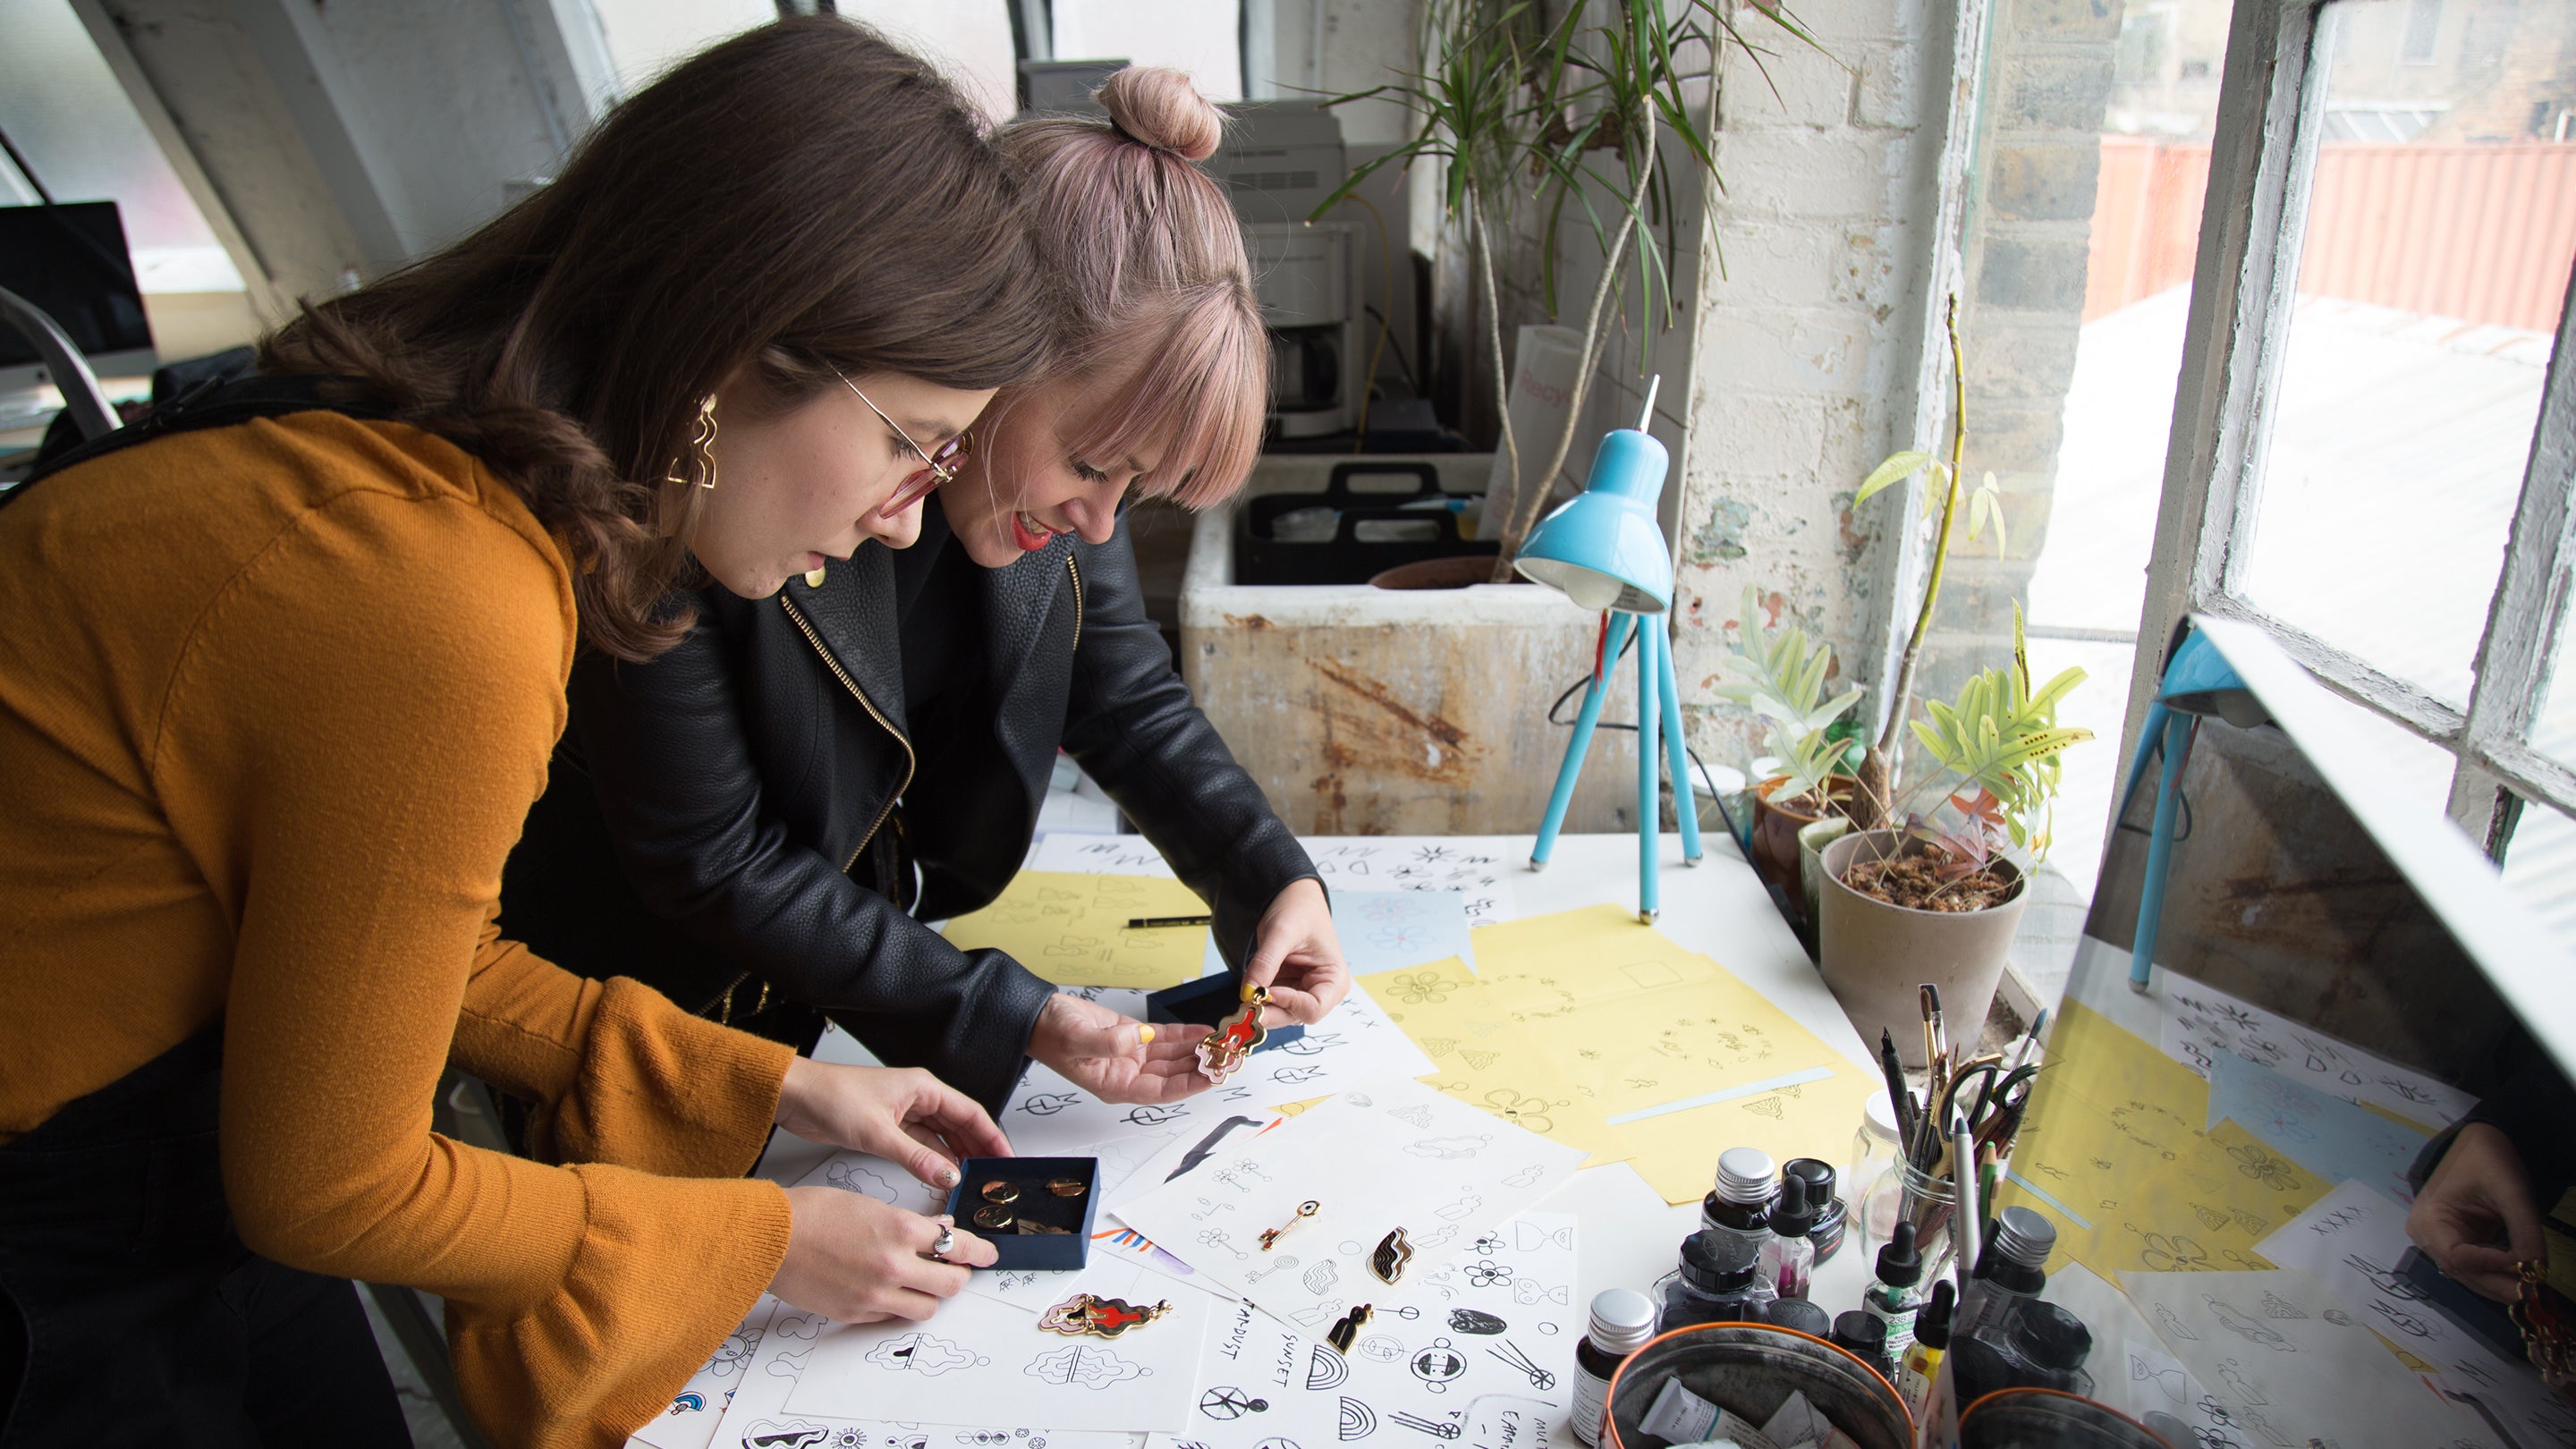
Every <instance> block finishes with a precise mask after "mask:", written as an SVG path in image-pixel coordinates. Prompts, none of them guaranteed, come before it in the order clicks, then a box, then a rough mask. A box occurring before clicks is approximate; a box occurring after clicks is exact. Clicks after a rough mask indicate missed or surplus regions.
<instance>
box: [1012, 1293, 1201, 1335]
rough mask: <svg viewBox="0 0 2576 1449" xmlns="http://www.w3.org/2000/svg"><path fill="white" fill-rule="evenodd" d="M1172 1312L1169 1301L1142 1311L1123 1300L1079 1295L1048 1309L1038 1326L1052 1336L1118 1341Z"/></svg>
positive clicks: (1084, 1294) (1085, 1294) (1166, 1300)
mask: <svg viewBox="0 0 2576 1449" xmlns="http://www.w3.org/2000/svg"><path fill="white" fill-rule="evenodd" d="M1171 1311H1172V1304H1171V1300H1170V1299H1168V1298H1167V1299H1165V1300H1163V1301H1162V1302H1160V1303H1157V1304H1155V1305H1154V1306H1153V1307H1151V1308H1139V1307H1137V1306H1136V1305H1135V1304H1133V1303H1130V1302H1128V1301H1127V1300H1126V1299H1124V1298H1100V1297H1095V1296H1094V1295H1092V1294H1089V1293H1076V1294H1075V1295H1073V1296H1072V1297H1070V1298H1068V1299H1066V1300H1064V1301H1063V1302H1062V1303H1059V1304H1057V1305H1056V1306H1054V1307H1053V1308H1050V1309H1048V1310H1047V1311H1046V1316H1045V1317H1043V1318H1040V1319H1039V1320H1038V1327H1040V1328H1042V1329H1045V1330H1046V1331H1047V1332H1049V1333H1061V1334H1066V1335H1068V1336H1075V1335H1081V1334H1089V1335H1091V1336H1092V1337H1094V1338H1116V1337H1117V1336H1118V1335H1120V1334H1122V1333H1125V1332H1126V1331H1127V1330H1129V1329H1131V1328H1138V1327H1142V1326H1143V1325H1145V1324H1148V1323H1151V1322H1153V1321H1154V1320H1155V1319H1157V1318H1160V1317H1162V1316H1163V1315H1164V1314H1166V1313H1169V1312H1171Z"/></svg>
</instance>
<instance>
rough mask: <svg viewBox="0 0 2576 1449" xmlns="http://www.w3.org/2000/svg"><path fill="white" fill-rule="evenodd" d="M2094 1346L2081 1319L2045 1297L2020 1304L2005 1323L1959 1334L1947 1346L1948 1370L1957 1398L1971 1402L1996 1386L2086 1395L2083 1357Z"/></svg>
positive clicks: (2089, 1386) (2089, 1388)
mask: <svg viewBox="0 0 2576 1449" xmlns="http://www.w3.org/2000/svg"><path fill="white" fill-rule="evenodd" d="M2092 1352H2093V1333H2092V1330H2090V1329H2088V1328H2086V1327H2085V1326H2084V1320H2082V1319H2080V1318H2077V1317H2076V1316H2075V1315H2074V1314H2072V1313H2069V1312H2067V1311H2066V1310H2065V1309H2063V1308H2061V1307H2059V1306H2057V1305H2056V1304H2054V1303H2051V1302H2048V1301H2047V1300H2046V1299H2041V1298H2034V1299H2031V1300H2030V1301H2029V1302H2027V1303H2023V1304H2021V1305H2019V1307H2018V1309H2017V1310H2016V1311H2015V1312H2014V1314H2013V1316H2012V1321H2011V1326H2010V1328H2009V1329H2007V1330H2005V1331H2003V1332H1998V1333H1979V1334H1977V1335H1976V1336H1974V1337H1969V1338H1962V1339H1960V1340H1959V1341H1958V1343H1957V1346H1956V1347H1954V1348H1952V1349H1951V1351H1950V1373H1951V1375H1952V1377H1953V1378H1955V1379H1956V1380H1957V1382H1958V1385H1959V1402H1961V1403H1963V1404H1973V1403H1975V1402H1976V1401H1977V1400H1979V1399H1981V1398H1984V1397H1985V1396H1986V1395H1988V1394H1991V1393H1993V1392H1995V1391H1996V1390H1998V1389H2057V1390H2059V1391H2061V1392H2064V1393H2070V1394H2077V1395H2087V1394H2090V1393H2092V1392H2093V1376H2092V1375H2091V1374H2089V1373H2086V1372H2085V1371H2084V1360H2085V1359H2086V1358H2087V1357H2088V1356H2090V1355H2091V1354H2092Z"/></svg>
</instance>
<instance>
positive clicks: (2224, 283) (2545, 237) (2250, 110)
mask: <svg viewBox="0 0 2576 1449" xmlns="http://www.w3.org/2000/svg"><path fill="white" fill-rule="evenodd" d="M2466 9H2467V13H2466V14H2464V15H2463V16H2461V17H2460V18H2459V21H2458V23H2459V24H2460V25H2461V26H2462V27H2463V30H2464V33H2466V32H2467V31H2468V30H2471V29H2474V31H2475V33H2476V34H2477V35H2478V36H2479V37H2480V40H2479V54H2478V55H2472V54H2470V53H2469V52H2470V50H2471V49H2472V48H2471V47H2468V46H2466V45H2465V43H2464V45H2463V47H2462V52H2461V55H2460V58H2459V63H2458V65H2457V66H2455V67H2453V68H2452V69H2450V70H2449V71H2445V70H2444V69H2443V68H2441V67H2439V66H2435V67H2433V68H2431V71H2430V73H2429V74H2428V73H2426V72H2425V71H2423V70H2420V69H2409V67H2412V66H2413V65H2414V63H2415V59H2416V57H2417V56H2418V54H2419V53H2420V52H2421V51H2423V50H2424V49H2427V48H2429V46H2430V45H2431V41H2430V39H2428V38H2427V37H2428V36H2429V35H2431V34H2432V33H2433V32H2435V31H2436V30H2437V29H2438V23H2439V21H2440V19H2441V16H2440V11H2439V7H2438V6H2437V5H2436V4H2434V3H2431V0H2410V3H2409V4H2408V5H2406V6H2403V7H2397V6H2385V5H2367V4H2358V3H2350V0H2337V3H2333V4H2329V5H2325V6H2312V5H2305V4H2297V3H2282V0H2243V3H2241V4H2240V6H2239V9H2238V13H2237V15H2236V17H2235V20H2234V23H2233V26H2232V31H2233V33H2232V36H2231V39H2230V44H2229V49H2228V59H2227V71H2226V74H2225V77H2224V82H2223V92H2222V96H2221V102H2220V107H2219V115H2218V122H2217V145H2216V148H2215V151H2214V162H2213V165H2214V175H2213V179H2212V182H2211V185H2210V194H2211V195H2212V196H2213V197H2214V198H2216V201H2215V202H2213V210H2212V214H2211V215H2210V216H2209V217H2208V218H2207V219H2206V223H2205V226H2204V229H2203V235H2202V238H2201V256H2202V258H2203V275H2202V276H2201V277H2200V278H2199V280H2198V290H2197V291H2196V292H2195V294H2194V296H2193V298H2192V302H2191V324H2190V325H2191V328H2192V332H2193V336H2194V337H2195V339H2196V340H2195V342H2194V344H2193V345H2192V346H2191V347H2190V348H2189V349H2188V350H2187V351H2186V353H2185V355H2184V357H2183V364H2182V378H2181V387H2180V390H2179V393H2178V398H2177V404H2176V417H2175V422H2174V429H2173V437H2174V438H2175V439H2176V440H2177V441H2176V446H2177V449H2178V450H2179V453H2180V455H2179V456H2177V457H2175V458H2173V459H2171V460H2169V467H2168V470H2167V474H2166V486H2165V497H2164V500H2163V513H2162V520H2163V528H2164V537H2163V539H2162V543H2163V545H2164V547H2163V548H2162V549H2161V550H2160V553H2159V557H2158V560H2157V566H2156V572H2155V577H2154V578H2153V580H2152V581H2151V583H2150V586H2149V591H2148V601H2147V604H2148V606H2147V610H2146V613H2145V615H2144V623H2143V626H2142V627H2143V630H2144V631H2145V634H2146V636H2147V637H2150V638H2152V639H2155V640H2157V641H2158V642H2161V640H2162V638H2163V637H2165V635H2166V634H2167V633H2168V632H2169V631H2170V629H2171V627H2172V625H2173V624H2174V622H2175V621H2176V620H2178V619H2179V618H2180V617H2181V616H2182V615H2183V614H2185V613H2188V612H2193V611H2200V612H2208V613H2214V614H2222V615H2228V616H2232V617H2236V618H2241V619H2247V620H2250V621H2253V622H2255V623H2257V624H2260V625H2262V626H2263V627H2265V628H2266V629H2267V630H2268V631H2270V632H2271V633H2272V634H2273V635H2274V636H2275V637H2276V638H2278V639H2279V640H2280V641H2281V642H2282V643H2283V644H2284V646H2285V647H2287V648H2288V649H2289V651H2290V652H2291V653H2292V654H2293V655H2294V656H2296V657H2297V658H2299V659H2300V660H2301V661H2302V662H2303V663H2305V664H2306V665H2307V666H2308V667H2309V669H2310V670H2312V671H2313V672H2314V673H2315V674H2316V675H2317V676H2318V677H2319V678H2320V679H2321V680H2323V681H2324V682H2325V683H2326V684H2327V685H2328V686H2329V687H2331V688H2332V689H2334V690H2335V691H2336V692H2337V693H2339V694H2341V695H2342V696H2343V697H2344V698H2346V699H2347V700H2349V701H2351V702H2352V703H2353V704H2354V705H2355V706H2356V707H2357V708H2358V709H2360V710H2363V711H2366V712H2368V714H2369V715H2370V716H2372V717H2373V718H2374V719H2376V720H2377V721H2379V722H2380V723H2382V724H2383V725H2385V726H2386V727H2388V729H2389V730H2393V731H2394V732H2396V738H2398V739H2401V740H2403V741H2406V742H2409V744H2408V748H2409V749H2410V750H2412V751H2413V752H2414V757H2415V758H2417V759H2423V758H2427V756H2426V755H2425V754H2424V751H2425V750H2427V749H2431V750H2438V751H2439V752H2440V755H2439V759H2440V760H2441V762H2442V763H2443V764H2445V765H2446V766H2447V779H2446V780H2441V781H2438V782H2436V781H2435V780H2432V779H2428V778H2425V772H2424V771H2422V770H2421V769H2420V768H2412V769H2410V768H2393V769H2392V772H2391V778H2392V779H2393V780H2394V781H2396V783H2397V788H2399V789H2400V790H2401V791H2402V790H2405V789H2407V788H2408V785H2407V783H2406V782H2407V781H2408V780H2409V779H2413V780H2414V781H2416V783H2415V784H2414V786H2413V787H2412V788H2413V789H2414V791H2415V792H2416V793H2418V794H2419V795H2421V796H2425V797H2431V796H2433V795H2435V794H2438V795H2439V797H2440V799H2439V803H2440V804H2441V805H2443V806H2444V807H2445V808H2446V809H2447V810H2448V812H2449V814H2450V815H2451V817H2452V818H2453V819H2454V820H2455V821H2457V822H2458V823H2459V825H2460V826H2461V827H2462V828H2463V829H2465V830H2466V831H2467V832H2468V833H2469V834H2470V835H2471V836H2472V837H2473V838H2474V839H2476V840H2478V841H2479V842H2480V843H2482V844H2483V845H2485V846H2486V848H2487V849H2488V851H2489V853H2490V854H2492V855H2494V856H2496V857H2497V858H2498V859H2500V860H2503V861H2505V862H2507V869H2506V872H2505V875H2506V879H2507V881H2508V882H2509V883H2510V884H2513V885H2514V886H2516V887H2517V888H2518V889H2521V890H2522V891H2523V892H2524V893H2525V894H2526V895H2527V896H2528V897H2530V898H2532V899H2533V900H2534V901H2535V902H2536V903H2538V904H2539V905H2540V906H2541V907H2542V909H2543V912H2544V914H2546V915H2548V916H2549V917H2550V918H2551V919H2552V920H2553V921H2556V922H2558V923H2560V924H2561V925H2562V926H2576V873H2571V872H2570V871H2568V870H2566V869H2563V868H2562V867H2563V866H2564V865H2565V864H2566V863H2569V862H2571V861H2576V822H2571V820H2570V819H2569V818H2568V817H2569V815H2570V814H2571V813H2576V685H2564V687H2562V685H2563V684H2564V682H2563V680H2560V679H2556V678H2553V676H2554V675H2555V674H2556V672H2557V671H2555V670H2554V669H2553V667H2552V666H2553V665H2554V664H2555V663H2556V662H2557V661H2558V660H2559V659H2560V658H2561V657H2562V656H2563V654H2564V653H2565V651H2566V650H2567V648H2568V647H2569V645H2568V643H2567V638H2566V636H2567V633H2568V631H2567V629H2566V627H2565V625H2566V613H2567V596H2568V593H2569V584H2570V571H2571V567H2576V553H2572V552H2571V550H2569V549H2568V548H2567V547H2566V546H2565V545H2564V543H2563V539H2564V537H2565V535H2566V534H2567V532H2568V527H2567V525H2568V521H2569V518H2570V500H2571V490H2576V358H2571V357H2570V356H2569V348H2568V346H2567V343H2568V340H2569V333H2570V322H2569V318H2568V316H2567V298H2568V296H2569V288H2570V273H2571V269H2572V268H2576V145H2571V144H2569V143H2568V142H2566V141H2565V140H2563V139H2561V138H2560V137H2559V136H2558V135H2557V134H2556V132H2555V130H2554V129H2553V124H2552V123H2553V121H2554V118H2555V115H2556V112H2557V110H2558V109H2559V107H2560V106H2561V105H2563V102H2561V101H2559V100H2558V99H2557V98H2556V97H2555V96H2554V95H2553V94H2550V93H2549V91H2550V84H2549V81H2548V79H2547V78H2545V77H2536V76H2535V77H2532V78H2528V79H2519V78H2517V77H2516V76H2514V75H2513V74H2511V73H2500V72H2498V71H2496V70H2494V69H2492V68H2490V67H2487V66H2486V65H2484V63H2483V61H2482V60H2481V59H2480V56H2481V55H2483V53H2484V52H2485V51H2486V50H2493V49H2495V48H2497V47H2498V46H2505V47H2509V48H2511V49H2513V50H2516V51H2519V50H2520V49H2521V48H2522V47H2525V46H2532V47H2544V48H2546V49H2548V50H2549V51H2551V52H2553V53H2554V52H2556V51H2557V50H2558V49H2559V48H2561V47H2563V46H2566V45H2568V44H2570V43H2576V8H2571V7H2567V6H2530V7H2524V6H2518V5H2514V4H2511V3H2508V0H2489V3H2483V4H2469V5H2467V7H2466ZM2428 17H2430V18H2428ZM2491 39H2492V40H2493V41H2494V44H2492V45H2491V44H2489V41H2490V40H2491ZM2408 108H2412V112H2413V113H2414V114H2417V115H2419V116H2421V117H2422V118H2423V123H2422V124H2421V126H2420V127H2417V128H2415V129H2414V130H2413V131H2412V133H2411V134H2408V135H2406V136H2405V137H2404V138H2403V139H2394V138H2391V137H2389V136H2385V135H2382V136H2377V137H2369V138H2365V135H2364V133H2361V132H2359V131H2358V130H2357V128H2354V127H2351V126H2347V125H2341V124H2338V122H2339V121H2342V120H2344V119H2346V118H2350V117H2352V116H2355V115H2360V114H2366V113H2369V112H2372V111H2373V110H2376V111H2377V112H2380V113H2393V112H2397V111H2401V110H2406V109H2408ZM2155 667H2156V660H2155V657H2154V655H2153V654H2152V653H2150V654H2147V655H2144V656H2142V657H2141V659H2140V661H2139V669H2138V673H2137V676H2136V678H2135V679H2133V681H2132V685H2131V690H2130V707H2129V718H2130V720H2132V721H2135V720H2136V719H2137V718H2138V717H2139V715H2140V714H2141V712H2142V710H2143V707H2144V702H2145V699H2146V698H2147V696H2148V694H2149V693H2150V692H2151V691H2152V688H2153V685H2154V677H2153V676H2154V671H2155ZM2570 672H2576V671H2570ZM2133 727H2134V726H2133ZM2437 783H2438V789H2437ZM2517 842H2519V843H2520V845H2519V846H2518V845H2517ZM2525 848H2527V850H2528V858H2527V859H2519V858H2518V857H2519V856H2522V854H2523V850H2524V849H2525Z"/></svg>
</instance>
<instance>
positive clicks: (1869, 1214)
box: [1860, 1159, 1959, 1282]
mask: <svg viewBox="0 0 2576 1449" xmlns="http://www.w3.org/2000/svg"><path fill="white" fill-rule="evenodd" d="M1958 1205H1959V1190H1958V1186H1957V1184H1955V1183H1953V1182H1952V1181H1951V1180H1950V1174H1949V1173H1948V1171H1947V1170H1943V1171H1940V1172H1931V1171H1927V1170H1925V1169H1923V1168H1919V1167H1916V1166H1915V1165H1914V1164H1913V1163H1911V1162H1906V1161H1903V1160H1901V1159H1900V1160H1899V1161H1898V1162H1897V1163H1896V1164H1895V1165H1893V1166H1891V1167H1889V1168H1888V1169H1887V1171H1885V1172H1883V1173H1881V1174H1879V1176H1878V1179H1877V1181H1875V1182H1872V1183H1871V1184H1870V1186H1869V1195H1868V1196H1867V1197H1865V1198H1863V1199H1862V1200H1861V1209H1860V1212H1861V1246H1862V1249H1863V1252H1862V1256H1861V1261H1863V1262H1875V1261H1877V1259H1878V1250H1879V1249H1881V1248H1883V1247H1886V1246H1887V1244H1888V1240H1889V1239H1891V1238H1893V1237H1894V1236H1895V1235H1896V1225H1897V1224H1898V1223H1912V1224H1913V1225H1914V1251H1915V1252H1916V1254H1918V1255H1919V1256H1920V1257H1921V1258H1922V1260H1923V1265H1924V1269H1925V1273H1924V1281H1925V1282H1930V1281H1932V1280H1933V1279H1935V1278H1938V1277H1941V1276H1942V1275H1944V1274H1946V1273H1948V1272H1949V1271H1950V1259H1951V1249H1950V1214H1951V1210H1952V1209H1954V1208H1956V1207H1957V1206H1958Z"/></svg>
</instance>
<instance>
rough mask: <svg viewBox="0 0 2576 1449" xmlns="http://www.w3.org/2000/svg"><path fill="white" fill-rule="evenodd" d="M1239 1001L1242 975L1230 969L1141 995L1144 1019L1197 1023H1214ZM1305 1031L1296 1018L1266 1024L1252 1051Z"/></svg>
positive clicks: (1263, 1049)
mask: <svg viewBox="0 0 2576 1449" xmlns="http://www.w3.org/2000/svg"><path fill="white" fill-rule="evenodd" d="M1242 1005H1243V978H1242V977H1241V976H1239V975H1237V974H1235V973H1234V972H1232V971H1228V972H1225V973H1223V974H1221V975H1216V976H1202V977H1200V978H1199V979H1198V980H1196V981H1184V982H1182V983H1181V984H1180V985H1178V986H1166V987H1164V988H1163V989H1162V990H1160V991H1157V992H1155V993H1153V994H1152V995H1150V996H1148V997H1146V998H1145V1019H1146V1020H1147V1021H1167V1022H1185V1023H1191V1024H1195V1025H1198V1026H1215V1025H1217V1024H1219V1023H1221V1022H1223V1021H1224V1020H1225V1019H1226V1018H1227V1017H1229V1016H1232V1015H1234V1013H1235V1012H1236V1011H1237V1010H1239V1009H1240V1008H1241V1007H1242ZM1305 1034H1306V1028H1305V1027H1303V1026H1301V1025H1299V1024H1298V1023H1296V1022H1293V1021H1292V1022H1289V1023H1288V1024H1287V1025H1285V1026H1274V1027H1272V1028H1270V1036H1269V1038H1268V1039H1267V1040H1265V1041H1263V1042H1262V1043H1261V1045H1259V1046H1257V1047H1254V1048H1253V1049H1252V1051H1253V1055H1255V1056H1259V1055H1260V1054H1261V1053H1263V1052H1266V1051H1269V1050H1270V1049H1271V1048H1273V1047H1283V1046H1286V1045H1287V1044H1288V1043H1290V1042H1292V1041H1295V1040H1296V1039H1297V1038H1299V1037H1301V1036H1304V1035H1305Z"/></svg>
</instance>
